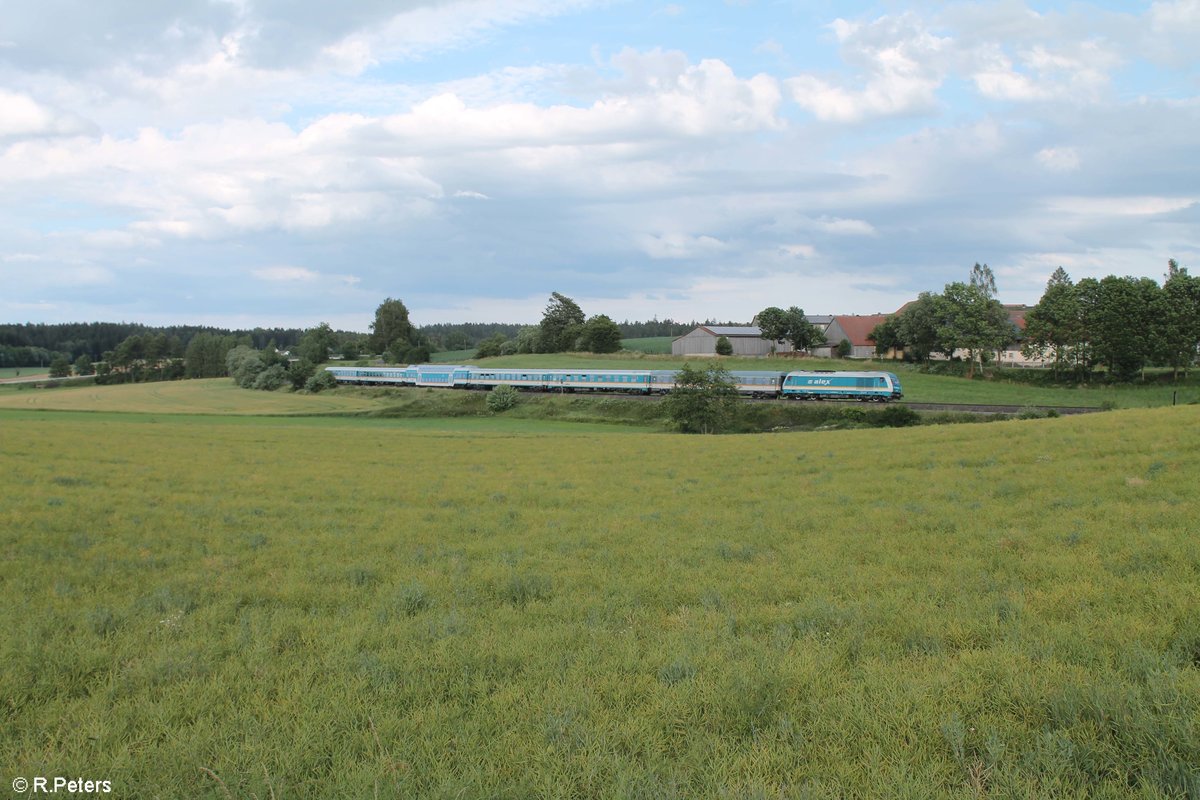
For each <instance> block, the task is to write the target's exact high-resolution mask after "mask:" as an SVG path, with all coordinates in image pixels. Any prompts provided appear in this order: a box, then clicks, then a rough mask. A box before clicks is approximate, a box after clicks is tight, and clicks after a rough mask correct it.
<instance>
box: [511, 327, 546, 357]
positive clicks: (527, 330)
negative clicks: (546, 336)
mask: <svg viewBox="0 0 1200 800" xmlns="http://www.w3.org/2000/svg"><path fill="white" fill-rule="evenodd" d="M540 334H541V329H540V328H539V327H538V326H537V325H523V326H521V329H520V330H519V331H517V352H518V353H536V352H537V343H538V336H539V335H540Z"/></svg>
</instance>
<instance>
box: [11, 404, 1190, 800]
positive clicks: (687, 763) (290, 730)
mask: <svg viewBox="0 0 1200 800" xmlns="http://www.w3.org/2000/svg"><path fill="white" fill-rule="evenodd" d="M113 388H123V387H113ZM55 391H61V392H62V393H63V394H64V395H65V394H66V393H67V392H72V393H74V392H87V391H95V389H72V390H66V389H63V390H55ZM243 394H246V395H256V394H263V395H266V396H270V395H267V394H266V393H255V392H243ZM280 397H283V398H288V397H289V396H288V395H280ZM320 397H321V396H316V397H313V398H309V399H314V400H315V399H320ZM336 397H337V396H336V395H335V396H334V397H333V398H330V399H336ZM300 399H303V396H295V397H293V398H292V400H289V401H288V402H293V401H295V400H300ZM351 399H353V400H355V402H373V401H372V400H371V398H362V397H354V398H351ZM6 400H7V398H6ZM114 402H115V401H114ZM144 402H149V401H144ZM222 402H224V401H222ZM339 402H340V401H339ZM216 404H217V405H218V406H219V405H220V402H217V403H216ZM130 410H131V411H137V412H138V413H123V414H122V413H114V409H112V408H109V409H108V410H103V409H100V408H99V407H97V408H96V410H94V411H91V412H88V413H82V412H77V411H60V412H57V413H46V412H42V411H36V410H30V409H29V408H27V407H21V406H19V407H18V409H16V410H11V409H10V410H2V409H0V474H2V475H3V476H4V482H3V490H2V492H0V537H2V539H0V541H2V542H3V554H4V558H3V560H2V561H0V596H2V598H3V603H2V604H0V609H2V610H0V615H2V616H3V626H2V631H3V632H2V633H0V647H2V653H0V657H2V658H3V663H4V669H3V670H2V671H0V701H2V702H3V704H4V708H5V725H4V726H3V728H2V729H0V763H3V764H4V765H6V767H7V768H8V773H11V774H8V773H6V779H11V778H12V777H14V776H18V775H23V776H30V777H32V776H37V775H42V776H46V775H49V776H54V775H63V776H69V777H80V778H93V779H102V780H109V781H111V782H112V787H113V794H112V796H114V797H163V798H176V797H178V798H194V797H210V798H231V797H232V798H239V800H240V799H241V798H260V799H265V798H295V797H368V798H369V797H397V798H400V797H404V798H408V797H422V798H424V797H432V798H494V797H510V798H526V797H530V798H637V797H645V798H698V797H715V798H842V797H912V798H929V797H947V798H980V797H1021V798H1024V797H1038V798H1042V797H1070V798H1084V797H1104V798H1127V797H1128V798H1194V797H1197V796H1200V772H1198V767H1197V765H1200V722H1198V720H1200V521H1198V520H1197V515H1196V509H1197V504H1196V501H1195V491H1196V478H1195V476H1196V475H1197V474H1200V407H1197V406H1186V407H1179V408H1162V409H1150V410H1124V411H1116V412H1112V413H1108V414H1094V415H1085V416H1082V417H1064V418H1058V419H1042V420H1027V421H1016V420H1014V421H1007V422H997V423H993V424H989V425H957V426H926V427H920V428H908V429H880V430H846V431H826V432H820V433H795V434H774V435H745V436H728V437H698V436H692V437H689V436H671V435H659V434H647V433H638V432H622V431H621V430H620V429H610V430H609V432H606V433H600V432H592V431H591V430H588V429H580V428H571V429H570V430H568V429H566V428H564V427H558V426H554V425H548V424H547V423H544V422H533V421H507V422H504V421H501V420H500V419H499V418H496V419H490V420H487V419H485V420H480V421H473V420H440V421H429V420H393V419H388V418H380V417H362V418H355V417H345V416H342V417H320V418H312V417H302V416H290V417H289V416H272V417H261V416H259V417H256V416H246V415H242V416H228V417H218V416H188V415H169V414H166V413H159V412H161V411H162V410H163V409H162V408H138V409H130ZM210 411H211V409H210ZM505 426H508V427H505Z"/></svg>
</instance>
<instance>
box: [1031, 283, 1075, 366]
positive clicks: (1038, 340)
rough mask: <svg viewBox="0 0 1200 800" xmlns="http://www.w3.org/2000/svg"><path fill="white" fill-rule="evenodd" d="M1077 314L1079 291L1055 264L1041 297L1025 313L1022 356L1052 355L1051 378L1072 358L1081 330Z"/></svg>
mask: <svg viewBox="0 0 1200 800" xmlns="http://www.w3.org/2000/svg"><path fill="white" fill-rule="evenodd" d="M1079 314H1080V308H1079V293H1078V292H1077V291H1076V289H1075V284H1074V283H1072V282H1071V276H1070V275H1068V274H1067V271H1066V270H1064V269H1063V268H1062V267H1059V268H1058V269H1056V270H1054V274H1053V275H1051V276H1050V280H1049V281H1047V283H1046V291H1045V292H1043V293H1042V299H1041V300H1039V301H1038V304H1037V305H1036V306H1034V307H1033V308H1031V309H1030V310H1029V313H1027V314H1026V315H1025V342H1024V344H1023V345H1022V347H1021V351H1022V352H1023V353H1024V354H1025V357H1026V358H1038V357H1044V356H1045V354H1046V353H1047V352H1050V353H1051V354H1053V356H1054V366H1053V368H1052V371H1053V374H1054V377H1055V379H1057V378H1058V376H1059V373H1060V372H1061V371H1062V369H1063V367H1064V366H1065V365H1066V364H1068V363H1070V362H1071V361H1072V359H1073V358H1074V357H1075V350H1076V349H1077V346H1078V343H1079V337H1080V334H1081V332H1082V331H1081V330H1080V319H1079Z"/></svg>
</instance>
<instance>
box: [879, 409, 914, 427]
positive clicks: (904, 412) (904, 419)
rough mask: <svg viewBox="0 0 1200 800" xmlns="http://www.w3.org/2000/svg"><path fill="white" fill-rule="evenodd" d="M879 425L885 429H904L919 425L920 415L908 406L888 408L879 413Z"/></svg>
mask: <svg viewBox="0 0 1200 800" xmlns="http://www.w3.org/2000/svg"><path fill="white" fill-rule="evenodd" d="M879 423H880V424H881V425H883V426H884V427H887V428H906V427H908V426H910V425H920V424H921V415H920V414H918V413H917V412H915V411H913V410H912V409H911V408H909V407H908V406H895V405H892V406H888V407H887V408H885V409H884V410H883V411H880V412H879Z"/></svg>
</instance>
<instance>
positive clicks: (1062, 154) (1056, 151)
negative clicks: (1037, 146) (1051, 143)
mask: <svg viewBox="0 0 1200 800" xmlns="http://www.w3.org/2000/svg"><path fill="white" fill-rule="evenodd" d="M1037 160H1038V163H1040V164H1041V165H1042V166H1044V167H1045V168H1046V169H1048V170H1050V171H1051V172H1074V171H1075V170H1077V169H1079V153H1078V152H1077V151H1076V150H1075V148H1074V147H1043V148H1042V149H1041V150H1039V151H1038V152H1037Z"/></svg>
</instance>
